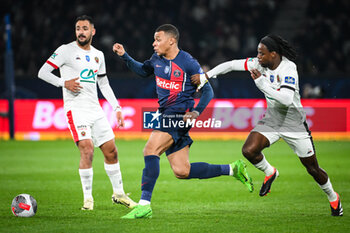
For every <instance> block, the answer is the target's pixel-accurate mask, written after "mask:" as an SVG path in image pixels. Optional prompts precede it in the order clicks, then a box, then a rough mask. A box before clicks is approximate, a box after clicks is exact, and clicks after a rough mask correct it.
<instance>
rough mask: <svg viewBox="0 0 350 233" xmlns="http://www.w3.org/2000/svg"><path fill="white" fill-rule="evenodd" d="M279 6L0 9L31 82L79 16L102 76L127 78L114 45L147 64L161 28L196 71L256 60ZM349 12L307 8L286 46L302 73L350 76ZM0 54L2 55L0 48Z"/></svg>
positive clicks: (36, 3) (36, 5) (167, 0)
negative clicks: (174, 32) (174, 31)
mask: <svg viewBox="0 0 350 233" xmlns="http://www.w3.org/2000/svg"><path fill="white" fill-rule="evenodd" d="M284 1H285V0H284ZM284 1H277V0H267V1H261V0H249V1H230V0H211V1H209V0H199V1H185V0H181V1H172V0H163V1H156V0H135V1H127V0H120V1H118V2H115V1H113V0H105V1H103V2H99V3H97V2H94V1H83V0H73V1H72V0H70V1H68V0H63V1H40V0H33V1H16V3H13V2H12V1H5V4H4V5H5V8H3V9H8V12H10V13H11V17H12V23H13V27H12V29H13V32H12V33H13V34H12V45H13V49H14V57H15V70H16V75H26V76H36V74H37V72H38V69H39V67H40V64H42V63H43V62H44V61H45V60H46V59H47V58H48V56H47V54H50V53H52V52H53V51H54V50H55V49H56V48H57V47H58V46H59V45H60V44H61V43H62V42H64V43H69V42H71V41H72V40H74V30H72V26H71V25H72V22H74V20H75V18H76V17H77V16H79V15H81V14H88V15H91V16H92V17H93V19H94V21H95V27H96V29H97V33H96V36H95V38H94V42H93V44H94V45H95V46H96V47H97V48H99V49H101V50H103V51H104V52H105V56H106V61H107V70H108V72H109V73H116V72H118V73H120V72H123V73H124V74H125V72H129V71H128V70H127V68H126V67H125V65H124V64H123V63H122V62H120V61H118V58H117V57H116V56H115V55H113V53H112V49H111V48H112V45H113V43H114V42H115V41H120V42H122V43H125V44H127V45H128V48H127V49H128V51H129V53H130V54H131V55H133V56H134V57H135V58H136V59H137V60H140V61H143V60H146V59H148V58H149V57H147V56H148V54H151V52H152V50H153V48H152V47H151V44H152V38H153V31H154V29H155V28H156V27H157V26H159V25H160V24H163V23H172V24H174V25H176V26H177V27H178V28H179V30H180V34H181V35H180V36H181V43H180V47H181V48H183V49H184V50H187V51H190V52H191V53H192V54H193V56H194V57H195V58H197V59H198V61H199V62H200V64H202V65H208V66H209V67H213V66H215V65H217V64H219V63H220V62H222V61H225V60H229V59H233V58H237V57H247V56H255V55H256V45H257V43H258V41H259V39H260V38H261V37H262V36H264V35H266V34H268V33H269V32H270V31H271V29H272V26H273V22H274V20H275V16H276V15H277V13H278V11H279V9H280V7H281V5H282V4H283V2H284ZM2 11H3V10H2ZM349 11H350V3H349V2H348V1H347V0H341V1H336V0H325V1H317V0H309V5H308V9H307V11H306V14H305V21H304V24H303V25H302V26H301V27H300V30H299V31H297V32H296V33H295V38H294V40H293V41H292V43H294V44H295V45H296V46H297V48H298V51H299V54H300V56H299V58H298V59H299V60H298V67H299V70H300V71H301V72H302V73H311V74H317V73H321V72H323V73H324V72H336V73H346V72H348V71H349V69H350V58H349V53H350V36H349V34H348V33H345V30H346V29H347V28H350V25H349V24H350V18H349V17H350V16H349V14H348V12H349ZM4 13H5V12H4ZM1 27H2V30H3V29H4V28H3V27H4V26H3V25H2V26H1ZM310 32H311V33H310ZM3 39H4V38H1V39H0V40H3ZM126 42H127V43H126ZM0 48H1V50H4V49H5V45H4V43H3V41H2V42H1V43H0ZM0 59H1V60H2V59H3V57H2V56H1V58H0ZM0 62H2V64H4V61H3V60H2V61H0Z"/></svg>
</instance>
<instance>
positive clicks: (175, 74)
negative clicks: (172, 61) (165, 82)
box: [173, 70, 181, 78]
mask: <svg viewBox="0 0 350 233" xmlns="http://www.w3.org/2000/svg"><path fill="white" fill-rule="evenodd" d="M173 74H174V76H175V77H176V78H178V77H180V75H181V71H180V70H174V72H173Z"/></svg>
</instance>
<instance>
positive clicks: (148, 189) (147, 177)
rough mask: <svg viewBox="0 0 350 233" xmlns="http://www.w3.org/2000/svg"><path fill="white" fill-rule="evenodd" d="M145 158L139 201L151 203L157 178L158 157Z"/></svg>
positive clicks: (148, 156) (149, 156)
mask: <svg viewBox="0 0 350 233" xmlns="http://www.w3.org/2000/svg"><path fill="white" fill-rule="evenodd" d="M144 158H145V168H144V169H143V173H142V184H141V190H142V194H141V199H142V200H146V201H151V198H152V192H153V188H154V185H155V184H156V181H157V178H158V176H159V156H156V155H147V156H145V157H144Z"/></svg>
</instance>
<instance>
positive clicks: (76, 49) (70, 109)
mask: <svg viewBox="0 0 350 233" xmlns="http://www.w3.org/2000/svg"><path fill="white" fill-rule="evenodd" d="M75 35H76V41H73V42H71V43H69V44H64V45H61V46H60V47H59V48H58V49H57V50H56V51H55V52H54V53H53V54H52V56H51V57H50V58H49V59H48V60H47V61H46V62H45V64H44V65H43V66H42V67H41V69H40V71H39V74H38V76H39V78H41V79H43V80H44V81H46V82H48V83H51V84H52V85H55V86H56V87H62V90H63V101H64V109H65V112H66V117H67V122H68V126H69V129H70V131H71V134H72V136H73V139H74V142H75V143H76V145H77V146H78V148H79V151H80V163H79V174H80V179H81V183H82V188H83V194H84V205H83V207H82V210H93V207H94V200H93V196H92V180H93V170H92V160H93V152H94V146H95V147H100V149H101V151H102V153H103V155H104V167H105V170H106V173H107V175H108V177H109V179H110V181H111V183H112V187H113V195H112V201H113V202H114V203H117V204H122V205H124V206H126V207H128V208H133V207H134V206H135V205H136V203H135V202H134V201H132V200H131V199H130V198H129V197H128V196H127V195H126V194H125V192H124V188H123V182H122V176H121V171H120V165H119V161H118V153H117V148H116V146H115V143H114V133H113V130H112V128H111V126H110V124H109V122H108V121H107V118H106V116H105V114H104V112H103V110H102V108H101V106H100V104H99V100H98V95H97V85H96V84H98V86H99V88H100V90H101V92H102V94H103V96H104V97H105V98H106V99H107V101H108V102H109V103H110V104H111V106H112V107H113V110H114V111H115V112H116V117H117V122H118V126H119V127H123V126H124V119H123V116H122V111H121V107H120V106H119V103H118V101H117V99H116V97H115V95H114V93H113V90H112V88H111V87H110V85H109V82H108V78H107V75H106V65H105V59H104V54H103V52H101V51H99V50H97V49H95V48H94V47H93V46H92V45H91V42H92V37H93V36H94V35H95V28H94V24H93V22H92V19H91V17H89V16H86V15H83V16H80V17H78V18H77V19H76V23H75ZM54 69H59V70H60V76H61V77H57V76H56V75H54V74H53V73H52V71H53V70H54Z"/></svg>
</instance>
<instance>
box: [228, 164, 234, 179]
mask: <svg viewBox="0 0 350 233" xmlns="http://www.w3.org/2000/svg"><path fill="white" fill-rule="evenodd" d="M229 166H230V173H229V174H228V175H229V176H233V169H232V166H231V164H229Z"/></svg>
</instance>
